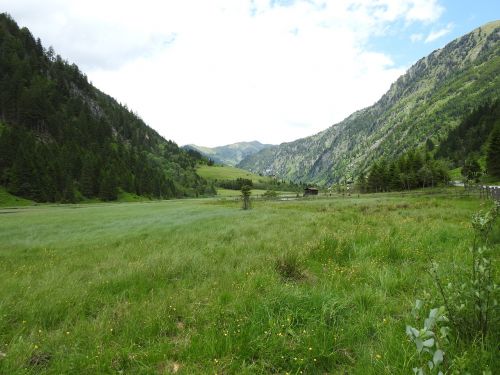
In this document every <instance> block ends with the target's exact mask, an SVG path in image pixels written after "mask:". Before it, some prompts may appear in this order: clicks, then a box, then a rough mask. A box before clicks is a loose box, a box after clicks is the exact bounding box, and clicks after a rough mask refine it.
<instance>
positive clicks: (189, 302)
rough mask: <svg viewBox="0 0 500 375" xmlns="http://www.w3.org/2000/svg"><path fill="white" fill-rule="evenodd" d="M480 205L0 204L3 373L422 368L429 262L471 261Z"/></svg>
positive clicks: (477, 355) (489, 355) (492, 354)
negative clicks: (420, 333)
mask: <svg viewBox="0 0 500 375" xmlns="http://www.w3.org/2000/svg"><path fill="white" fill-rule="evenodd" d="M480 207H481V203H480V202H479V201H478V200H476V199H473V198H458V197H449V198H447V197H442V196H433V197H429V196H419V197H416V196H415V197H412V196H406V197H405V198H402V197H398V196H397V195H373V196H361V197H360V198H356V197H351V198H332V199H314V200H296V201H285V202H276V201H271V202H254V204H253V209H252V210H249V211H243V210H241V208H240V203H239V202H235V201H232V200H226V201H224V200H216V199H199V200H182V201H161V202H159V201H152V202H147V203H146V202H139V203H120V204H103V203H100V204H86V205H67V206H65V205H62V206H58V207H56V206H40V207H28V208H19V209H15V210H13V209H3V210H0V244H1V246H0V280H2V283H1V288H0V353H2V354H0V373H1V374H117V373H123V374H168V373H174V372H177V373H179V374H206V373H212V374H213V373H224V374H266V373H279V374H284V373H286V372H288V373H292V374H300V373H301V372H303V373H304V374H326V373H328V374H344V373H348V374H411V373H412V370H411V368H412V367H413V366H414V365H415V362H414V352H415V350H414V347H413V346H412V344H411V343H409V342H408V340H407V339H406V336H405V325H406V324H409V323H411V322H412V318H411V314H410V311H411V307H412V305H413V303H414V300H415V299H416V298H419V297H420V298H421V297H422V296H423V294H424V290H425V291H427V292H428V293H431V294H434V295H435V294H436V290H435V289H434V287H433V284H432V281H431V280H430V277H429V276H428V275H427V274H426V269H427V266H428V262H429V258H435V259H436V260H439V262H440V263H441V264H442V265H443V272H444V274H445V275H446V277H445V279H447V278H448V277H452V276H453V275H454V272H452V265H465V264H466V263H467V262H469V258H468V256H469V254H468V250H467V248H468V247H469V246H470V244H471V228H470V225H469V220H470V216H471V214H472V213H473V212H475V211H476V210H478V209H479V208H480ZM497 229H498V228H497ZM497 232H498V230H497ZM497 234H498V233H497ZM496 238H497V241H496V245H495V246H496V247H497V249H498V247H499V246H498V242H499V241H500V235H497V237H496ZM464 353H465V354H464ZM497 354H498V353H497V352H496V349H495V347H494V346H493V347H492V346H491V345H490V346H488V345H486V344H485V345H484V347H483V348H481V347H480V345H479V344H478V345H462V344H460V343H456V344H453V345H452V346H451V347H450V348H449V350H447V355H448V356H450V358H452V356H461V357H462V358H463V362H464V363H465V365H464V366H465V368H466V370H467V369H468V370H469V371H470V372H471V373H477V372H478V369H484V368H485V366H486V365H489V366H490V368H491V369H493V370H494V369H495V368H497V369H498V366H499V365H500V363H499V358H498V355H497Z"/></svg>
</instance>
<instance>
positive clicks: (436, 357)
mask: <svg viewBox="0 0 500 375" xmlns="http://www.w3.org/2000/svg"><path fill="white" fill-rule="evenodd" d="M422 306H423V302H422V301H421V300H417V301H416V303H415V307H414V308H413V315H414V317H415V319H418V318H419V313H420V311H421V309H422ZM447 322H448V318H447V317H446V309H445V307H444V306H441V307H439V308H434V309H432V310H430V312H429V316H428V317H427V318H426V319H425V320H424V325H423V327H422V328H421V329H417V328H415V327H412V326H410V325H408V326H406V334H407V335H408V337H409V338H410V340H411V341H412V342H413V343H414V344H415V346H416V348H417V353H418V355H419V357H420V358H421V359H422V360H423V361H424V363H425V365H424V366H421V367H414V368H413V372H414V373H415V374H418V375H424V374H427V373H428V374H443V372H442V371H441V369H442V367H443V366H442V364H443V361H444V351H443V349H442V348H443V345H444V344H446V343H447V342H448V334H449V331H450V329H449V327H448V326H446V325H444V324H445V323H447ZM427 369H428V372H427V371H426V370H427Z"/></svg>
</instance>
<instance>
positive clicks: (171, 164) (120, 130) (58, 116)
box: [0, 14, 210, 201]
mask: <svg viewBox="0 0 500 375" xmlns="http://www.w3.org/2000/svg"><path fill="white" fill-rule="evenodd" d="M200 157H201V156H200V155H199V154H198V153H195V152H188V151H185V150H182V149H180V148H179V147H178V146H177V145H176V144H175V143H173V142H171V141H167V140H165V139H164V138H162V137H161V136H160V135H159V134H158V133H157V132H156V131H154V130H153V129H151V128H149V127H148V126H147V125H146V124H145V123H144V122H143V121H142V120H141V119H140V118H139V117H138V116H137V115H136V114H134V113H133V112H131V111H130V110H128V109H127V108H126V107H124V106H122V105H120V104H119V103H117V102H116V101H115V100H114V99H113V98H111V97H110V96H108V95H106V94H104V93H102V92H101V91H99V90H98V89H96V88H95V87H94V86H92V85H91V84H90V83H89V82H88V80H87V77H86V76H85V75H84V74H83V73H82V72H80V70H79V68H78V67H77V66H76V65H74V64H69V63H68V62H66V61H64V60H63V59H62V58H61V57H60V56H59V55H56V54H55V53H54V51H53V49H52V48H49V49H45V48H44V47H43V46H42V43H41V41H40V39H35V38H34V37H33V36H32V35H31V33H30V31H29V30H28V29H26V28H22V29H20V28H19V27H18V25H17V24H16V22H15V21H14V20H12V19H11V18H10V16H8V15H6V14H0V185H3V186H5V187H6V188H7V189H8V191H9V192H11V193H12V194H15V195H18V196H22V197H26V198H30V199H34V200H36V201H75V200H78V199H81V198H83V197H87V198H93V197H99V198H101V199H104V200H113V199H116V196H117V193H118V189H122V190H123V191H127V192H131V193H135V194H138V195H145V196H150V197H155V198H168V197H181V196H186V195H191V196H192V195H197V194H202V193H205V191H206V190H207V189H208V190H210V188H209V187H208V185H207V182H206V181H205V180H204V179H203V178H201V177H199V176H198V175H197V174H196V173H195V169H194V167H195V165H196V162H197V160H199V158H200Z"/></svg>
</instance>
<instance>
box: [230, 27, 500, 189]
mask: <svg viewBox="0 0 500 375" xmlns="http://www.w3.org/2000/svg"><path fill="white" fill-rule="evenodd" d="M499 40H500V21H495V22H491V23H488V24H486V25H484V26H482V27H480V28H478V29H476V30H474V31H472V32H471V33H469V34H467V35H465V36H463V37H461V38H458V39H456V40H454V41H452V42H451V43H449V44H448V45H446V46H445V47H444V48H442V49H439V50H436V51H434V52H433V53H431V54H430V55H429V56H427V57H424V58H422V59H421V60H419V61H418V62H417V63H416V64H414V65H413V66H412V67H411V68H410V69H409V70H408V71H407V72H406V74H404V75H403V76H401V77H400V78H399V79H398V80H397V81H396V82H395V83H393V84H392V86H391V88H390V89H389V91H388V92H387V93H386V94H385V95H384V96H382V98H381V99H380V100H379V101H378V102H377V103H375V104H374V105H373V106H371V107H368V108H365V109H363V110H360V111H358V112H355V113H353V114H352V115H350V116H349V117H347V118H346V119H345V120H343V121H342V122H340V123H338V124H335V125H333V126H331V127H330V128H328V129H326V130H324V131H322V132H320V133H318V134H315V135H313V136H311V137H307V138H303V139H299V140H296V141H294V142H290V143H283V144H281V145H279V146H274V147H270V148H267V149H265V150H262V151H260V152H258V153H257V154H254V155H251V156H249V157H247V158H246V159H244V160H242V161H241V162H240V163H239V164H238V166H239V167H241V168H244V169H247V170H250V171H253V172H256V173H267V174H273V175H276V176H278V177H279V178H288V179H292V180H295V181H314V182H317V183H331V182H334V181H340V180H343V179H350V178H351V177H354V176H356V175H358V174H359V173H360V172H361V171H363V170H365V169H366V168H367V167H368V166H369V165H371V164H372V163H373V161H375V160H377V159H378V158H380V157H382V156H384V157H387V158H394V157H396V156H400V155H401V154H403V153H404V152H405V151H406V150H408V149H412V148H416V147H418V146H420V145H423V144H424V143H426V142H427V141H428V140H430V141H431V142H432V143H433V144H435V145H439V144H440V143H441V142H444V141H446V139H447V138H448V135H449V134H450V132H451V131H452V130H453V129H455V128H456V127H457V126H458V125H459V124H460V123H461V122H462V121H463V119H464V118H465V117H467V115H469V114H470V113H471V112H472V111H473V110H475V109H476V108H478V107H479V106H481V105H484V104H485V103H488V102H492V101H494V100H495V99H496V98H498V97H499V94H500V78H499V76H500V43H499Z"/></svg>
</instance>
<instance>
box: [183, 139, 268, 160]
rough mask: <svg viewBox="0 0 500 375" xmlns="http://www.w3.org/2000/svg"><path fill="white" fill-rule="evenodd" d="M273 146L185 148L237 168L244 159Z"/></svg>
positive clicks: (252, 143) (250, 143)
mask: <svg viewBox="0 0 500 375" xmlns="http://www.w3.org/2000/svg"><path fill="white" fill-rule="evenodd" d="M271 146H272V145H268V144H263V143H260V142H259V141H251V142H236V143H231V144H228V145H224V146H218V147H204V146H198V145H194V144H189V145H186V146H184V148H191V149H194V150H196V151H198V152H200V153H201V154H203V155H205V156H206V157H208V158H210V159H212V160H213V161H215V162H216V163H220V164H226V165H231V166H235V165H236V164H238V163H239V162H240V161H241V160H243V159H244V158H246V157H248V156H250V155H253V154H255V153H257V152H259V151H261V150H263V149H265V148H268V147H271Z"/></svg>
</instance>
